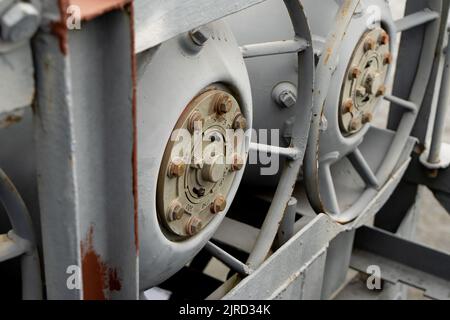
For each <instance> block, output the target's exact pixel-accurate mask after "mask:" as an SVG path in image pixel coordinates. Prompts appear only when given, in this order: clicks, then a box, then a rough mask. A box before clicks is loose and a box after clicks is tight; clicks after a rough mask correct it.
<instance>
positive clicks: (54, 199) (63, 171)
mask: <svg viewBox="0 0 450 320" xmlns="http://www.w3.org/2000/svg"><path fill="white" fill-rule="evenodd" d="M69 4H70V5H77V6H79V8H80V12H81V15H82V16H81V18H82V22H81V28H80V29H79V30H68V27H67V23H66V22H67V21H66V20H67V19H66V13H67V6H68V5H69ZM44 5H45V6H46V7H45V9H44V12H45V13H46V14H47V15H48V17H47V18H48V19H47V20H50V22H49V24H50V25H49V26H48V28H43V30H42V31H40V32H39V34H38V35H37V36H36V37H35V39H34V52H35V55H36V57H35V61H36V66H35V69H36V78H37V90H36V92H37V106H36V108H35V113H36V117H35V135H36V141H37V162H38V175H39V198H40V204H41V220H42V235H43V249H44V260H45V273H46V287H47V296H48V298H49V299H116V298H117V299H137V298H138V292H139V290H138V283H139V276H138V253H139V250H138V236H137V230H138V229H137V228H138V226H137V196H136V162H135V160H136V157H135V155H136V145H135V141H136V139H135V135H136V132H135V120H136V119H135V105H136V104H135V102H136V101H135V99H136V98H135V55H134V35H133V15H132V4H131V3H130V1H127V0H115V1H101V3H100V2H99V3H98V4H97V3H96V4H95V5H92V3H91V2H89V1H80V0H72V1H70V2H69V1H62V0H61V1H46V2H44ZM55 17H56V18H55ZM55 19H56V20H55ZM47 20H44V21H47Z"/></svg>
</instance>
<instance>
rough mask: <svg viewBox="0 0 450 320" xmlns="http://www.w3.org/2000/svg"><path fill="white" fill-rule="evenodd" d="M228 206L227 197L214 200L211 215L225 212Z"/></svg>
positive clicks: (218, 197)
mask: <svg viewBox="0 0 450 320" xmlns="http://www.w3.org/2000/svg"><path fill="white" fill-rule="evenodd" d="M226 206H227V200H226V199H225V197H224V196H222V195H218V196H217V197H216V198H215V199H214V201H213V203H211V207H210V209H211V213H213V214H217V213H219V212H222V211H223V210H225V208H226Z"/></svg>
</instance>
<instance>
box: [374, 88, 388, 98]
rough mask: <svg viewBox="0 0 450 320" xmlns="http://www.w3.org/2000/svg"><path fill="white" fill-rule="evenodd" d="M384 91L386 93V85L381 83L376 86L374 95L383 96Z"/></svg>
mask: <svg viewBox="0 0 450 320" xmlns="http://www.w3.org/2000/svg"><path fill="white" fill-rule="evenodd" d="M385 93H386V86H385V85H381V86H380V87H379V88H378V90H377V94H376V96H377V97H381V96H384V95H385Z"/></svg>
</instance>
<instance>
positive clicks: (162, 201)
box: [157, 86, 247, 241]
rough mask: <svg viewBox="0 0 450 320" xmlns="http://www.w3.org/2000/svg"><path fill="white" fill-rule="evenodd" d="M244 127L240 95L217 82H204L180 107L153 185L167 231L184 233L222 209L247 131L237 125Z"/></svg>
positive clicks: (184, 236) (179, 235)
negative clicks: (238, 96)
mask: <svg viewBox="0 0 450 320" xmlns="http://www.w3.org/2000/svg"><path fill="white" fill-rule="evenodd" d="M246 127H247V120H246V119H245V117H244V116H243V114H242V110H241V109H240V106H239V103H238V101H237V100H236V99H235V98H234V97H233V95H232V94H231V93H230V92H229V91H228V90H225V88H222V87H221V86H219V87H218V86H212V87H208V88H206V89H205V90H203V91H201V93H200V94H199V95H198V96H197V97H195V98H194V99H193V100H192V101H191V102H190V103H189V104H188V106H186V108H184V111H183V113H182V114H181V116H180V118H179V119H178V121H177V124H176V126H175V128H174V132H173V133H172V135H171V138H170V141H169V142H168V144H167V146H166V151H165V153H164V157H163V160H162V163H161V167H160V175H159V179H158V186H157V188H158V190H157V213H158V215H159V218H160V219H159V221H160V223H161V225H162V227H163V228H164V229H165V230H166V231H167V236H168V237H170V238H172V239H173V240H175V241H183V240H185V239H188V238H189V237H192V236H193V235H195V234H197V233H199V232H201V231H202V229H204V228H206V227H207V226H208V224H209V223H210V222H211V221H212V220H213V219H214V218H215V217H216V213H219V212H222V211H224V210H225V207H226V199H227V195H228V194H229V192H230V189H231V186H232V183H233V181H234V179H235V177H236V175H237V172H238V171H239V170H240V169H242V167H243V161H242V159H244V158H245V156H244V154H241V153H240V151H239V150H243V149H244V148H243V147H242V146H243V144H244V143H245V139H244V138H245V134H244V133H243V132H238V131H237V129H245V128H246ZM230 130H231V132H229V131H230ZM235 130H236V131H235ZM230 133H232V134H230ZM240 135H241V136H242V140H241V139H240V138H239V137H240ZM189 139H191V140H190V143H186V142H189V141H186V140H189ZM231 139H232V141H231ZM229 140H230V141H229ZM186 147H187V150H186V149H185V148H186ZM228 152H230V153H229V154H228ZM227 161H229V163H228V162H227Z"/></svg>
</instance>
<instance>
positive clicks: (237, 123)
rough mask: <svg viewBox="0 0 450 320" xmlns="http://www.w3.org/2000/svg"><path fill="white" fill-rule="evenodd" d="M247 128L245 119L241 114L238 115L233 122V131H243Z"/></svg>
mask: <svg viewBox="0 0 450 320" xmlns="http://www.w3.org/2000/svg"><path fill="white" fill-rule="evenodd" d="M246 128H247V119H245V117H244V116H243V115H242V113H238V114H237V115H236V117H234V120H233V129H234V130H239V129H242V130H245V129H246Z"/></svg>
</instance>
